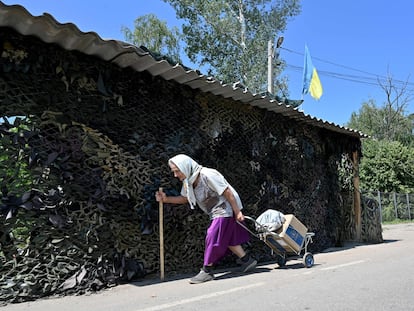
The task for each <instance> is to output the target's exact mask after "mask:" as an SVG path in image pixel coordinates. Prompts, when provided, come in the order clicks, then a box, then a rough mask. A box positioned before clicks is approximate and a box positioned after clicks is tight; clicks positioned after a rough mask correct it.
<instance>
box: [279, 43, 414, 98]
mask: <svg viewBox="0 0 414 311" xmlns="http://www.w3.org/2000/svg"><path fill="white" fill-rule="evenodd" d="M280 49H283V50H285V51H287V52H289V53H293V54H298V55H301V56H304V54H303V53H300V52H296V51H293V50H290V49H287V48H283V47H281V48H280ZM312 59H316V60H318V61H320V62H323V63H327V64H330V65H334V66H337V67H341V68H344V69H347V70H352V71H356V72H360V73H364V74H366V75H369V76H362V75H348V74H342V73H336V72H330V71H323V70H320V69H318V73H319V74H320V75H325V76H330V77H332V78H335V79H342V80H347V81H351V82H356V83H362V84H369V85H375V86H379V82H382V83H384V82H387V81H389V77H386V76H382V75H378V74H374V73H371V72H367V71H364V70H360V69H356V68H353V67H350V66H345V65H341V64H337V63H334V62H331V61H327V60H324V59H321V58H317V57H313V56H312ZM286 67H287V68H291V69H293V70H295V71H303V67H299V66H295V65H289V64H287V65H286ZM392 83H393V84H394V85H395V84H400V85H401V86H411V87H414V83H410V82H408V81H402V80H396V79H392ZM410 91H414V90H410Z"/></svg>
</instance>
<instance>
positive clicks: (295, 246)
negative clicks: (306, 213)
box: [276, 214, 308, 253]
mask: <svg viewBox="0 0 414 311" xmlns="http://www.w3.org/2000/svg"><path fill="white" fill-rule="evenodd" d="M285 219H286V220H285V222H284V223H283V226H282V227H281V228H280V229H279V230H277V231H276V233H277V234H278V235H279V237H280V238H281V239H280V240H279V241H278V242H279V244H281V245H282V246H283V247H284V248H285V249H286V251H287V252H289V251H291V250H293V251H294V252H296V253H299V251H300V250H301V249H302V247H303V244H304V242H305V236H306V233H307V232H308V228H306V227H305V225H304V224H302V223H301V222H300V221H299V220H298V219H297V218H296V217H295V216H294V215H292V214H288V215H285Z"/></svg>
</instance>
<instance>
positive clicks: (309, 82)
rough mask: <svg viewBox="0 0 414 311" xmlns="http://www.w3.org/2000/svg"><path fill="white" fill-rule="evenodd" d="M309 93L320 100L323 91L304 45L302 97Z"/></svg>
mask: <svg viewBox="0 0 414 311" xmlns="http://www.w3.org/2000/svg"><path fill="white" fill-rule="evenodd" d="M307 93H310V95H311V96H312V97H313V98H315V99H316V100H318V99H319V98H321V96H322V93H323V90H322V84H321V81H320V80H319V76H318V72H317V71H316V68H315V67H314V66H313V64H312V59H311V57H310V53H309V50H308V47H307V46H306V45H305V63H304V66H303V89H302V95H305V94H307Z"/></svg>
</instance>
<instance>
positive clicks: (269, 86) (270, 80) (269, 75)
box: [267, 40, 274, 95]
mask: <svg viewBox="0 0 414 311" xmlns="http://www.w3.org/2000/svg"><path fill="white" fill-rule="evenodd" d="M273 57H274V54H273V41H272V40H269V41H268V42H267V92H268V93H269V94H271V95H273V92H274V89H273Z"/></svg>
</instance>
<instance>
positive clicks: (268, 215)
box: [256, 209, 285, 231]
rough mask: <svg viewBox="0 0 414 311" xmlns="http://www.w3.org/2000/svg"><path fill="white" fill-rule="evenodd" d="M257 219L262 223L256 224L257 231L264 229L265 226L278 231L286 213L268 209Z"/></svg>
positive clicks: (269, 229) (267, 228)
mask: <svg viewBox="0 0 414 311" xmlns="http://www.w3.org/2000/svg"><path fill="white" fill-rule="evenodd" d="M256 221H257V222H258V223H259V224H260V225H261V226H259V225H258V224H256V230H257V231H263V228H265V229H266V230H268V231H276V230H277V229H279V228H280V227H282V225H283V223H284V222H285V215H283V213H281V212H279V211H276V210H273V209H268V210H267V211H265V212H264V213H262V214H261V215H260V216H259V217H258V218H257V219H256Z"/></svg>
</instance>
